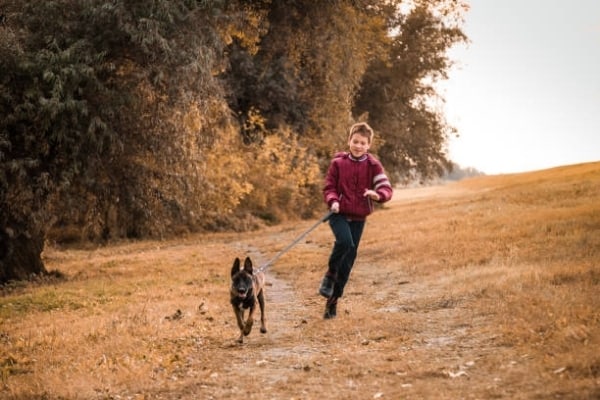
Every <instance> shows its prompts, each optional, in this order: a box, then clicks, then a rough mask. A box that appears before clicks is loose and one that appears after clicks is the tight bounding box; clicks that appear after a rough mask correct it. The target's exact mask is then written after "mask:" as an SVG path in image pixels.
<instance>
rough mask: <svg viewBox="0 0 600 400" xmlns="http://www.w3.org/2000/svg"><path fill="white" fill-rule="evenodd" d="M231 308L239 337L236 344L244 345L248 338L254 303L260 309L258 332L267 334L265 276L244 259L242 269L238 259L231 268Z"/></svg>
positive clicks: (249, 261) (252, 319) (247, 259)
mask: <svg viewBox="0 0 600 400" xmlns="http://www.w3.org/2000/svg"><path fill="white" fill-rule="evenodd" d="M230 299H231V306H232V307H233V312H234V313H235V318H236V320H237V324H238V327H239V328H240V337H239V339H238V340H237V341H238V343H244V336H248V335H249V334H250V332H251V331H252V325H253V324H254V311H255V310H256V303H257V302H258V305H259V307H260V332H261V333H267V325H266V317H265V274H264V273H263V272H262V271H256V272H255V271H253V266H252V260H251V259H250V257H246V259H245V260H244V268H241V261H240V259H239V258H237V257H236V259H235V260H234V262H233V266H232V267H231V296H230ZM245 310H248V318H247V319H246V320H245V321H244V313H245Z"/></svg>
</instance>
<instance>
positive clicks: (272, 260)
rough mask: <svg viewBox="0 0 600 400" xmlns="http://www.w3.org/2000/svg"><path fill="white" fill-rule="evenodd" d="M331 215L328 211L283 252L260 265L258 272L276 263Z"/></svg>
mask: <svg viewBox="0 0 600 400" xmlns="http://www.w3.org/2000/svg"><path fill="white" fill-rule="evenodd" d="M331 214H332V212H331V211H328V212H327V214H325V215H323V216H322V217H321V218H320V219H319V220H318V221H317V222H316V223H315V224H314V225H313V226H311V227H310V228H308V230H307V231H306V232H304V233H303V234H302V235H300V236H298V237H297V238H296V239H295V240H294V241H293V242H292V243H290V244H289V245H287V247H285V248H284V249H283V250H281V251H280V252H279V253H277V255H276V256H275V257H273V258H272V259H271V260H270V261H268V262H267V263H266V264H263V265H261V266H260V268H259V269H258V272H262V271H264V270H266V269H267V268H268V267H270V266H271V264H273V263H274V262H275V261H277V260H278V259H279V257H281V256H282V255H284V254H285V253H287V252H288V251H289V250H290V249H291V248H292V247H294V246H295V245H296V244H297V243H298V242H299V241H301V240H302V239H303V238H304V237H305V236H306V235H308V234H309V233H311V232H312V231H314V230H315V229H316V228H317V226H319V225H321V224H322V223H323V222H325V221H327V220H328V219H329V217H331Z"/></svg>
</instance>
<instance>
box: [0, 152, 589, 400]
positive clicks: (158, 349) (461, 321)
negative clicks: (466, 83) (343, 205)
mask: <svg viewBox="0 0 600 400" xmlns="http://www.w3.org/2000/svg"><path fill="white" fill-rule="evenodd" d="M324 212H325V210H323V213H324ZM313 223H314V221H303V222H296V223H286V224H284V225H280V226H276V227H270V228H265V229H261V230H259V231H254V232H249V233H231V234H222V233H221V234H202V235H194V236H188V237H185V238H180V239H177V240H168V241H141V242H122V243H115V244H111V245H110V246H106V247H102V248H93V249H92V248H58V247H53V246H48V247H47V249H46V251H45V253H44V259H45V262H46V266H47V268H48V269H49V270H58V271H60V272H61V273H62V274H64V276H65V277H64V279H59V278H54V279H48V280H47V281H44V282H38V283H29V284H14V285H10V286H7V287H4V288H3V289H2V294H1V296H0V372H1V375H0V376H1V381H0V385H1V387H0V398H1V399H15V400H24V399H138V400H140V399H378V398H381V399H550V398H551V399H597V398H600V265H599V264H600V162H598V163H588V164H581V165H573V166H565V167H560V168H553V169H549V170H544V171H536V172H530V173H522V174H511V175H498V176H487V177H480V178H473V179H469V180H465V181H461V182H458V183H451V184H446V185H439V186H431V187H424V188H416V189H400V188H399V189H397V190H396V193H395V197H394V200H392V201H391V202H390V203H388V204H386V205H385V207H383V208H381V209H378V210H377V211H376V212H375V213H374V214H373V215H372V216H371V217H370V218H369V221H368V223H367V226H366V228H365V232H364V235H363V239H362V242H361V246H360V249H359V256H358V259H357V262H356V264H355V267H354V270H353V272H352V276H351V278H350V281H349V283H348V285H347V287H346V294H345V296H344V298H342V299H341V300H340V303H339V306H338V317H337V318H336V319H334V320H323V319H322V313H323V307H324V299H323V298H321V297H320V296H319V295H318V294H317V288H318V285H319V282H320V279H321V276H322V274H323V273H324V271H325V265H326V262H327V258H328V256H329V251H330V248H331V245H332V235H331V232H330V231H329V228H328V226H327V224H322V225H320V226H319V227H318V228H317V229H316V230H315V231H313V232H312V233H311V234H310V235H309V236H307V237H306V238H305V239H304V240H302V241H301V242H300V243H299V244H298V245H297V246H295V247H293V249H292V250H290V251H289V252H288V253H286V254H284V255H283V256H282V257H281V258H279V259H278V261H277V262H276V263H275V264H273V266H272V267H270V268H269V269H268V270H267V282H268V286H267V289H266V290H267V291H266V297H267V319H268V328H269V332H268V333H267V334H264V335H262V334H260V333H259V331H258V327H257V326H256V325H255V329H254V331H253V332H252V333H251V334H250V335H249V336H248V337H247V338H246V340H245V343H244V344H243V345H239V344H237V343H236V341H235V340H236V339H237V336H238V331H237V326H236V324H235V320H234V316H233V312H232V310H231V306H230V305H229V298H228V297H229V278H230V269H231V264H232V262H233V259H234V258H235V257H245V256H246V255H248V256H250V257H252V258H253V260H254V262H255V264H258V265H261V264H264V263H266V262H267V261H269V260H271V259H272V257H274V256H275V255H276V254H277V253H278V252H279V251H280V250H281V249H282V248H284V247H285V246H287V245H288V244H289V243H291V242H292V241H293V240H294V239H295V238H296V237H298V236H299V235H300V234H301V233H302V232H304V231H306V229H308V228H309V227H310V226H311V225H312V224H313Z"/></svg>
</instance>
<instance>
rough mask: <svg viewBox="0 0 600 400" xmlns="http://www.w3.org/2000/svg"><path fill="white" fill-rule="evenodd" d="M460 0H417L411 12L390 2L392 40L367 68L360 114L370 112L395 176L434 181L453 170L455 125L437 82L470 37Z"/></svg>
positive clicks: (385, 159)
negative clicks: (450, 145) (462, 24)
mask: <svg viewBox="0 0 600 400" xmlns="http://www.w3.org/2000/svg"><path fill="white" fill-rule="evenodd" d="M463 7H465V6H464V5H463V4H461V3H460V2H457V1H450V0H448V1H446V0H439V1H434V0H424V1H416V2H415V6H414V7H413V8H412V9H410V10H409V11H408V12H406V11H400V10H399V9H398V8H397V7H395V6H394V7H390V8H386V9H383V10H382V11H383V12H384V13H386V14H387V21H388V23H389V29H390V32H392V33H393V35H392V41H391V43H390V45H389V47H388V49H387V51H386V53H385V54H386V55H387V58H386V59H385V60H375V61H374V62H373V63H372V64H371V65H370V66H369V69H368V70H367V72H366V73H365V75H364V77H363V81H362V85H361V89H360V91H359V93H358V96H357V99H356V103H355V105H354V109H353V110H354V113H355V114H362V113H368V118H369V121H370V122H371V124H372V126H373V128H374V129H375V130H376V131H378V132H379V133H380V135H381V137H382V139H383V143H382V144H380V145H379V149H378V153H379V155H380V157H381V161H382V162H383V163H384V165H386V168H387V169H388V171H389V172H390V174H391V175H392V177H393V178H394V180H395V181H400V180H403V181H404V180H411V179H421V180H428V179H431V178H433V177H437V176H440V175H442V174H443V173H444V172H445V171H446V170H448V169H451V162H450V160H449V159H448V156H447V154H446V152H445V145H446V143H447V140H448V138H449V136H450V135H452V134H453V133H454V132H455V129H454V128H453V127H451V126H449V125H448V124H447V123H446V121H445V119H444V114H443V110H441V109H439V108H435V105H436V104H439V103H440V101H443V99H441V97H440V96H439V94H438V93H437V92H436V87H435V83H436V82H437V81H438V80H439V79H446V78H447V72H448V70H449V68H450V66H451V65H452V62H451V60H450V59H449V57H448V53H447V52H448V50H449V49H450V48H451V47H452V46H453V45H454V44H456V43H457V42H461V41H464V40H466V36H465V35H464V33H463V32H462V31H461V30H460V28H459V26H458V22H459V21H460V16H461V15H462V14H461V11H462V10H463Z"/></svg>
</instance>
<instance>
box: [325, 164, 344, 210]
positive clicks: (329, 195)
mask: <svg viewBox="0 0 600 400" xmlns="http://www.w3.org/2000/svg"><path fill="white" fill-rule="evenodd" d="M338 179H339V168H338V165H337V163H336V162H335V160H333V161H331V164H329V168H328V169H327V175H325V186H324V187H323V200H324V201H325V203H326V204H327V206H328V207H331V204H333V203H334V202H336V201H337V202H339V201H340V198H339V194H338V191H337V190H338V189H337V187H338Z"/></svg>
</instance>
